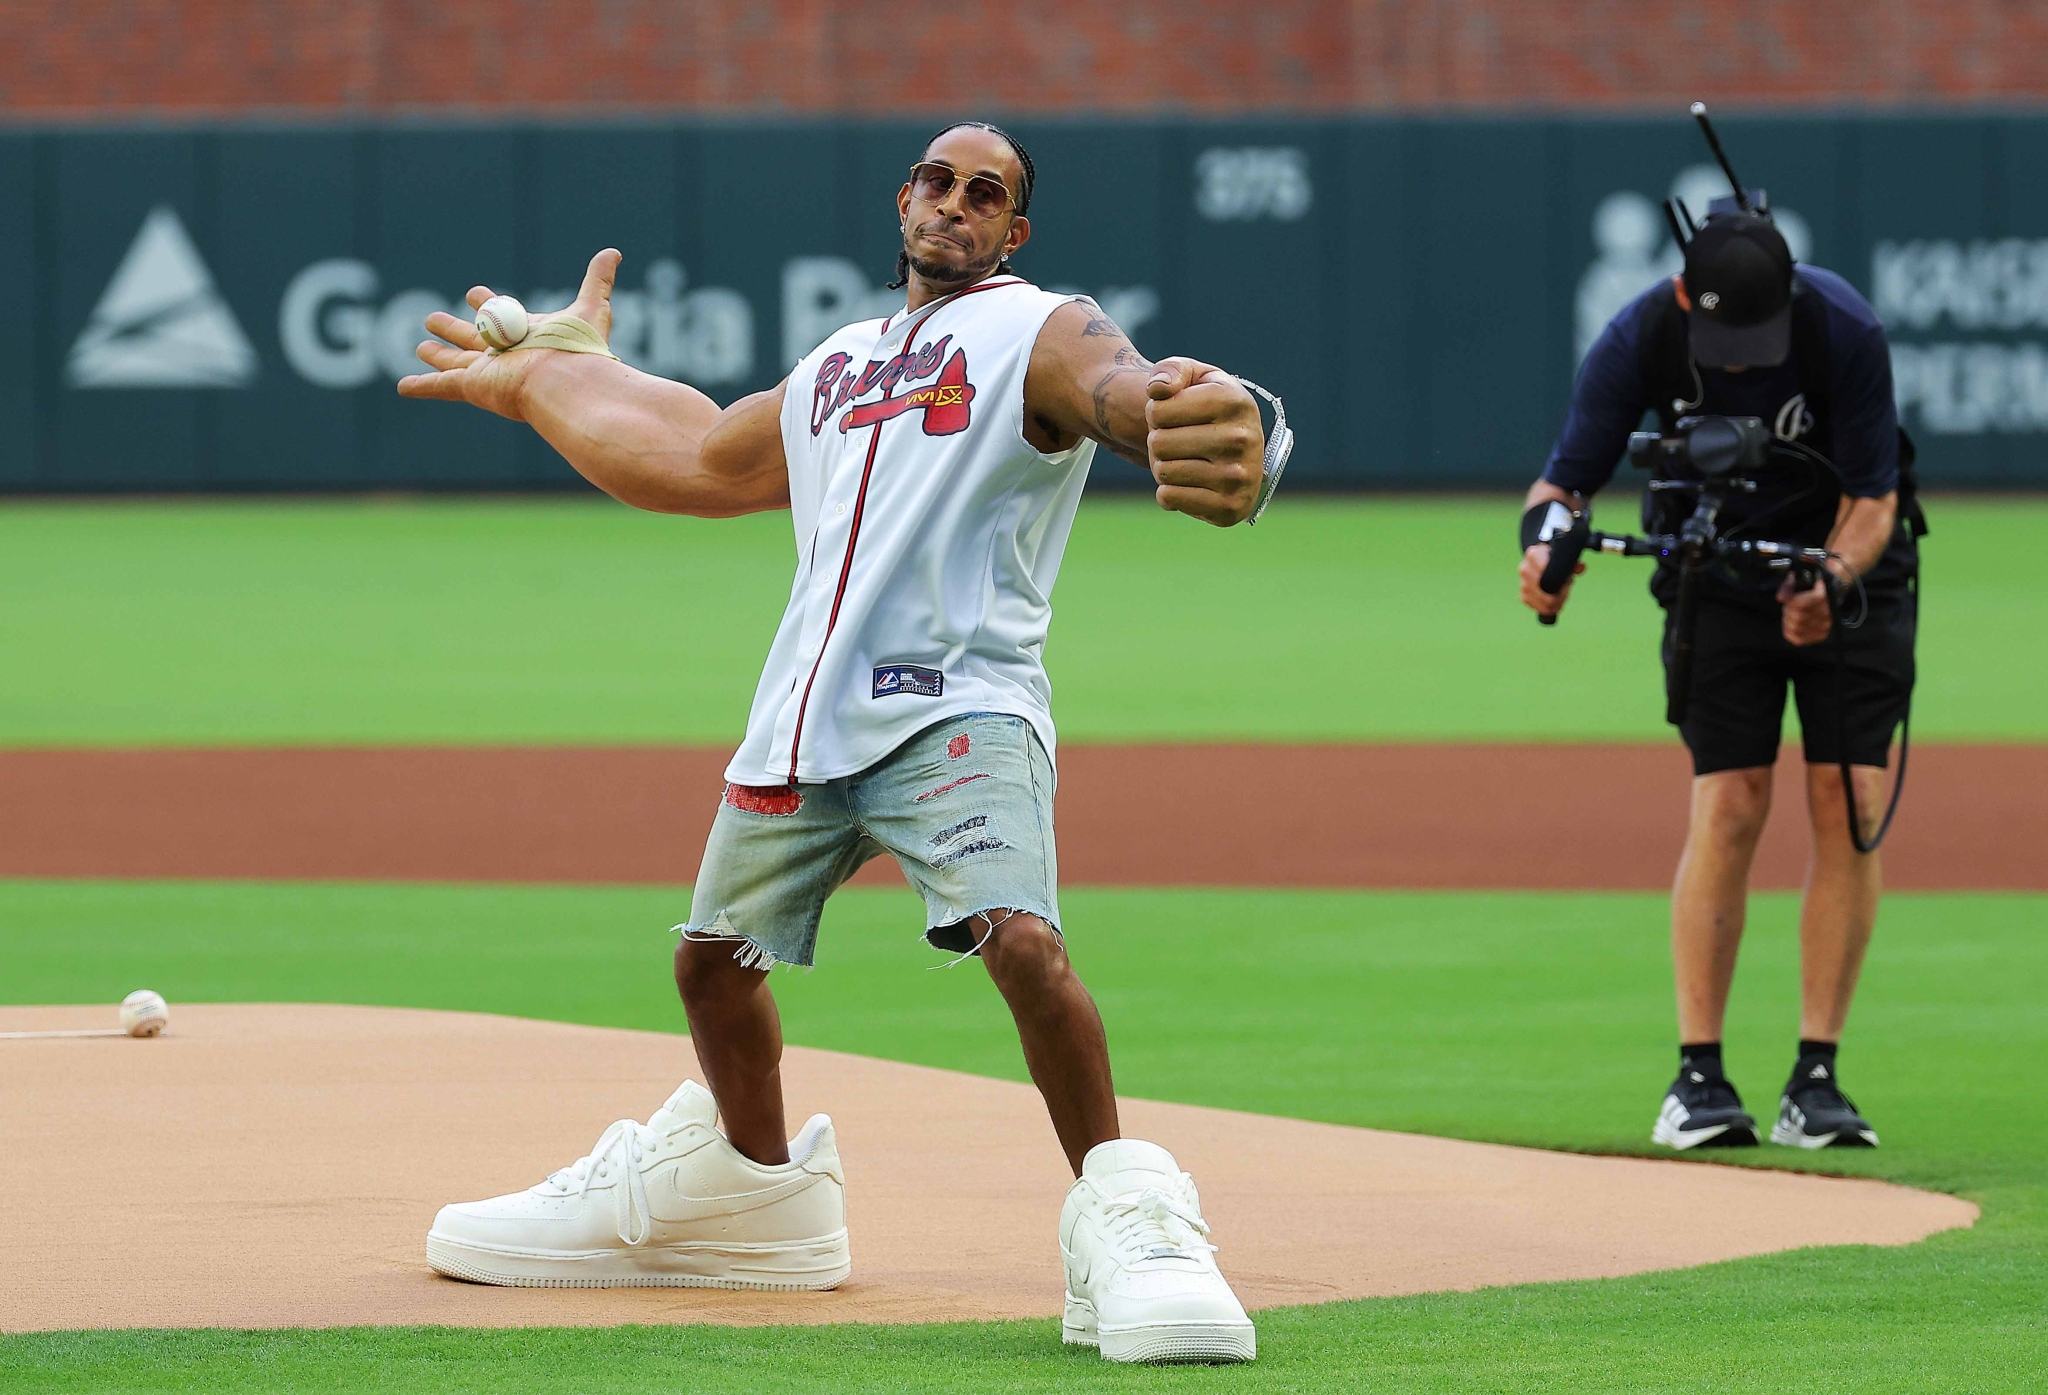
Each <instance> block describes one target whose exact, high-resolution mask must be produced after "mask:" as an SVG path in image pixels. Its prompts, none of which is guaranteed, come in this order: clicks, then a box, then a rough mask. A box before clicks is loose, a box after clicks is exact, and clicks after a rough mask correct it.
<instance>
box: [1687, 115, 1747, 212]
mask: <svg viewBox="0 0 2048 1395" xmlns="http://www.w3.org/2000/svg"><path fill="white" fill-rule="evenodd" d="M1692 119H1693V120H1695V121H1697V122H1699V123H1700V132H1701V134H1703V135H1704V136H1706V138H1707V149H1709V150H1711V151H1713V152H1714V159H1715V160H1716V161H1718V162H1719V163H1720V166H1721V173H1723V174H1725V175H1727V176H1728V182H1729V184H1731V185H1732V186H1734V189H1735V206H1736V207H1737V208H1739V209H1741V210H1742V211H1743V212H1744V213H1754V212H1756V209H1755V208H1753V207H1751V206H1750V202H1749V191H1748V190H1747V189H1745V188H1743V187H1742V180H1741V179H1740V178H1738V177H1737V176H1736V173H1735V166H1734V165H1732V164H1730V163H1728V152H1727V151H1725V150H1723V149H1722V148H1721V138H1720V137H1719V136H1717V135H1715V134H1714V123H1713V122H1711V121H1709V120H1707V104H1706V103H1705V102H1694V103H1693V104H1692Z"/></svg>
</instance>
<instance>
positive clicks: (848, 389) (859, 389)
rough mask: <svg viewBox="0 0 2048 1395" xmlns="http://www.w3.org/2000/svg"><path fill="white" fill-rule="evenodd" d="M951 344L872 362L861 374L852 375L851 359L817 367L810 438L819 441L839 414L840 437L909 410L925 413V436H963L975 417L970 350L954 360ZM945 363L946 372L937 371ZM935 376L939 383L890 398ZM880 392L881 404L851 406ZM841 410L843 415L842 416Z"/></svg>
mask: <svg viewBox="0 0 2048 1395" xmlns="http://www.w3.org/2000/svg"><path fill="white" fill-rule="evenodd" d="M952 342H953V336H952V335H950V334H949V335H947V336H946V337H945V338H943V339H939V340H935V341H933V342H932V343H929V344H926V345H924V346H923V347H922V348H919V349H916V350H912V349H905V350H904V351H903V352H902V353H900V354H898V355H896V356H895V357H894V358H890V359H877V360H871V361H870V362H869V363H868V365H867V366H866V367H865V368H862V369H861V370H860V372H858V373H855V372H854V371H853V370H852V363H853V359H852V357H851V356H850V355H847V354H833V355H831V356H830V357H828V358H827V359H826V360H825V361H824V362H823V363H821V364H819V365H818V380H817V383H816V385H815V386H814V387H813V389H812V392H811V434H812V435H813V436H816V435H818V434H819V433H821V432H822V431H824V429H825V423H826V422H828V421H830V420H831V419H832V416H833V414H834V413H835V412H836V413H839V414H840V415H839V429H840V430H841V431H842V432H845V431H851V430H853V429H854V428H855V427H860V426H873V425H875V424H877V423H879V422H884V421H888V420H889V419H890V418H891V417H898V416H901V415H902V414H903V413H905V412H909V411H921V412H923V413H924V434H925V435H927V436H951V435H954V434H956V433H958V432H961V431H965V430H966V429H967V423H968V419H969V417H970V415H971V413H970V409H969V404H970V403H972V402H973V401H974V384H972V383H970V382H968V381H967V353H966V351H965V350H962V349H954V350H953V355H952V357H951V358H948V357H947V356H946V350H947V348H948V347H949V346H950V345H951V344H952ZM942 363H943V364H944V365H945V371H944V372H940V371H939V365H940V364H942ZM934 373H938V374H939V379H938V381H937V382H935V383H932V384H930V385H928V386H925V387H919V388H912V389H911V390H910V391H909V392H906V393H904V394H903V395H902V396H900V397H897V396H893V395H892V394H894V392H895V390H896V389H897V388H898V387H901V386H903V385H904V384H906V383H916V382H921V381H923V380H924V379H926V378H929V377H931V376H932V375H933V374H934ZM877 391H879V392H880V393H881V394H882V396H881V399H880V400H879V401H875V402H858V403H856V404H855V405H853V406H848V405H847V404H848V403H855V400H856V399H858V398H861V397H865V396H867V395H868V394H869V393H871V392H877ZM842 408H844V409H845V410H844V411H841V409H842Z"/></svg>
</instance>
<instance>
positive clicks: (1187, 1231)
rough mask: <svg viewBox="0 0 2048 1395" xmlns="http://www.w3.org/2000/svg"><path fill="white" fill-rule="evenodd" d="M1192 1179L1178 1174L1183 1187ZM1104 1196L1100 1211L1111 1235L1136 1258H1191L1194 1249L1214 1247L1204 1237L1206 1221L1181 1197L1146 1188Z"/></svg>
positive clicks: (1207, 1224)
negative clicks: (1126, 1194)
mask: <svg viewBox="0 0 2048 1395" xmlns="http://www.w3.org/2000/svg"><path fill="white" fill-rule="evenodd" d="M1192 1181H1193V1179H1192V1178H1190V1177H1189V1176H1188V1174H1187V1173H1185V1172H1183V1173H1182V1174H1181V1185H1182V1188H1183V1189H1185V1188H1186V1187H1187V1186H1188V1185H1189V1184H1190V1183H1191V1182H1192ZM1105 1199H1106V1200H1107V1202H1108V1204H1107V1205H1106V1206H1105V1207H1104V1208H1103V1214H1104V1216H1105V1217H1106V1218H1107V1219H1108V1221H1109V1231H1110V1235H1111V1236H1112V1237H1113V1238H1114V1239H1115V1240H1116V1241H1117V1242H1118V1243H1119V1244H1121V1245H1122V1246H1124V1247H1125V1248H1126V1249H1128V1250H1130V1251H1132V1252H1133V1253H1134V1254H1135V1255H1136V1256H1137V1257H1138V1258H1139V1259H1166V1258H1175V1257H1178V1258H1193V1257H1194V1252H1195V1251H1197V1250H1209V1251H1214V1250H1215V1248H1216V1247H1215V1246H1214V1245H1212V1244H1210V1243H1209V1242H1208V1241H1207V1240H1206V1239H1204V1238H1203V1237H1205V1236H1207V1235H1208V1233H1209V1223H1208V1222H1207V1221H1205V1220H1203V1219H1202V1216H1201V1213H1200V1212H1199V1211H1197V1210H1196V1209H1195V1208H1194V1207H1193V1206H1192V1205H1191V1204H1190V1203H1188V1202H1187V1201H1186V1200H1185V1199H1183V1198H1182V1197H1179V1196H1168V1195H1167V1194H1166V1193H1165V1192H1163V1191H1161V1190H1159V1189H1158V1188H1157V1187H1147V1188H1145V1190H1143V1191H1142V1192H1138V1193H1136V1194H1135V1195H1130V1196H1121V1197H1107V1198H1105Z"/></svg>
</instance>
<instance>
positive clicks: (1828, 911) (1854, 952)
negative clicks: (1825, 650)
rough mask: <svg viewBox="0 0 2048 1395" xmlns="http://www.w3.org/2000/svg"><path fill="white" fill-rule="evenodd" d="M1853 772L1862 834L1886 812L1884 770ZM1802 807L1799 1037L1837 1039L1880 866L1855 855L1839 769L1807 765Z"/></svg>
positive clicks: (1872, 912) (1880, 883) (1873, 908)
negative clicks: (1807, 826)
mask: <svg viewBox="0 0 2048 1395" xmlns="http://www.w3.org/2000/svg"><path fill="white" fill-rule="evenodd" d="M1850 770H1851V774H1852V775H1853V776H1854V780H1855V785H1856V807H1857V809H1858V810H1859V811H1860V812H1861V814H1862V820H1863V829H1864V832H1865V834H1866V835H1867V834H1869V833H1870V832H1872V831H1874V830H1875V829H1876V827H1877V821H1878V819H1879V818H1881V817H1883V811H1884V797H1885V796H1884V771H1882V770H1880V769H1878V768H1877V767H1875V766H1868V765H1858V766H1852V767H1851V768H1850ZM1806 805H1807V813H1808V814H1809V816H1810V817H1811V819H1812V822H1813V856H1812V858H1811V860H1810V861H1808V863H1807V864H1806V895H1805V898H1804V899H1803V900H1802V901H1801V902H1800V905H1799V1035H1800V1036H1801V1037H1802V1038H1805V1039H1806V1040H1809V1041H1840V1040H1841V1039H1842V1024H1843V1023H1845V1022H1846V1021H1848V1018H1849V1001H1850V999H1852V998H1854V997H1855V996H1856V979H1857V976H1858V975H1859V974H1860V973H1861V972H1862V971H1863V952H1864V950H1866V949H1868V948H1869V946H1870V932H1871V929H1872V927H1874V926H1875V925H1876V924H1877V898H1878V895H1879V894H1880V893H1881V892H1882V891H1883V889H1884V869H1883V867H1882V865H1881V864H1880V862H1879V860H1878V855H1877V854H1876V853H1868V854H1865V853H1859V852H1857V851H1856V848H1855V846H1854V845H1853V844H1852V843H1850V841H1849V811H1848V809H1847V808H1846V807H1845V801H1844V800H1843V798H1842V771H1841V767H1840V766H1834V765H1809V766H1807V767H1806Z"/></svg>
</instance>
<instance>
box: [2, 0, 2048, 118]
mask: <svg viewBox="0 0 2048 1395" xmlns="http://www.w3.org/2000/svg"><path fill="white" fill-rule="evenodd" d="M1696 95H1697V96H1705V97H1708V98H1710V99H1716V100H1719V101H1721V102H1724V103H1729V104H1734V105H1740V106H1751V107H1782V106H1797V105H1814V104H1845V103H1846V104H1855V105H1867V104H1879V105H1882V104H1896V103H1911V104H1935V103H1956V102H1996V103H2015V102H2020V103H2034V102H2039V101H2042V100H2043V99H2048V0H1804V2H1803V3H1802V2H1801V0H1694V3H1689V4H1687V3H1674V0H1635V2H1634V3H1622V0H1576V2H1575V0H1036V3H1033V2H1032V0H1017V3H1013V4H994V3H989V0H947V2H946V3H942V4H929V3H927V4H917V3H909V4H906V3H894V4H872V3H867V4H862V3H852V4H842V5H831V4H826V3H823V2H822V0H761V2H760V3H742V0H670V2H669V3H657V0H268V2H267V3H265V2H263V0H61V2H60V0H0V112H4V113H5V114H6V115H7V116H9V117H11V118H14V119H24V118H49V117H68V116H88V115H115V116H119V115H124V114H127V115H136V114H144V113H172V114H176V113H191V114H194V115H199V114H206V113H219V112H223V111H238V110H249V109H270V110H284V111H293V112H304V113H307V114H334V115H347V114H365V113H376V112H405V111H419V110H445V111H451V112H454V111H470V112H477V111H512V110H518V111H543V112H558V113H562V112H571V111H579V110H580V111H602V110H608V109H640V110H649V109H662V110H670V111H674V110H697V111H726V112H751V113H774V112H822V111H843V112H861V113H880V112H896V111H902V112H934V111H947V112H951V111H958V110H961V109H967V108H972V109H975V110H987V111H997V112H1004V111H1007V112H1044V111H1069V110H1081V111H1089V112H1141V111H1143V112H1160V111H1188V112H1230V111H1246V110H1251V109H1266V110H1272V109H1279V110H1296V111H1315V112H1329V111H1340V110H1383V109H1397V108H1398V109H1408V110H1423V109H1431V108H1477V109H1498V108H1518V107H1520V108H1543V107H1551V108H1554V107H1573V108H1593V109H1603V108H1604V109H1643V108H1655V109H1660V110H1661V109H1670V108H1672V107H1674V106H1675V105H1676V104H1677V103H1678V102H1680V101H1682V100H1685V99H1688V98H1691V97H1693V96H1696Z"/></svg>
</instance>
